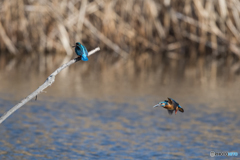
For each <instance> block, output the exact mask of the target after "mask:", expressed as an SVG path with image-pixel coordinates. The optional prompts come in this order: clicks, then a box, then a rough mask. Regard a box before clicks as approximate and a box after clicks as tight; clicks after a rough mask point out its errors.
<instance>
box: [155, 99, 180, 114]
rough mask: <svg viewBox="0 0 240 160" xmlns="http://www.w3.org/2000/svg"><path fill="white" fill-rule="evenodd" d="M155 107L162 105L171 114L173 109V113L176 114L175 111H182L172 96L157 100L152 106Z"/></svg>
mask: <svg viewBox="0 0 240 160" xmlns="http://www.w3.org/2000/svg"><path fill="white" fill-rule="evenodd" d="M155 107H163V108H165V109H167V110H168V113H169V114H172V113H173V111H175V114H177V111H180V112H184V110H183V108H182V107H181V106H180V105H179V104H178V103H177V102H176V101H175V100H174V99H172V98H168V100H165V101H162V102H159V103H158V104H157V105H155V106H153V108H155Z"/></svg>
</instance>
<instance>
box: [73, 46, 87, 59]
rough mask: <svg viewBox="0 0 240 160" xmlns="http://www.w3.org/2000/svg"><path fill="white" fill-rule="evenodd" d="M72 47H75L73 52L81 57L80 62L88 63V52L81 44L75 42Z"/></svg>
mask: <svg viewBox="0 0 240 160" xmlns="http://www.w3.org/2000/svg"><path fill="white" fill-rule="evenodd" d="M73 47H75V52H76V54H77V55H78V56H79V57H81V60H82V61H88V57H87V56H88V51H87V49H86V48H85V47H84V46H83V45H82V44H81V43H79V42H77V43H76V45H75V46H73Z"/></svg>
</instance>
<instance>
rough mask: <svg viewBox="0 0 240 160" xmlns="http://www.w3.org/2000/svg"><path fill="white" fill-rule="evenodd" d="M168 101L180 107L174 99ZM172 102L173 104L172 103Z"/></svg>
mask: <svg viewBox="0 0 240 160" xmlns="http://www.w3.org/2000/svg"><path fill="white" fill-rule="evenodd" d="M168 101H169V103H170V104H173V105H176V106H179V104H178V103H177V102H176V101H175V100H174V99H172V98H168ZM170 101H171V102H170Z"/></svg>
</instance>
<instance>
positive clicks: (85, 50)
mask: <svg viewBox="0 0 240 160" xmlns="http://www.w3.org/2000/svg"><path fill="white" fill-rule="evenodd" d="M82 49H83V53H84V54H86V55H87V56H88V51H87V49H86V47H85V46H83V45H82Z"/></svg>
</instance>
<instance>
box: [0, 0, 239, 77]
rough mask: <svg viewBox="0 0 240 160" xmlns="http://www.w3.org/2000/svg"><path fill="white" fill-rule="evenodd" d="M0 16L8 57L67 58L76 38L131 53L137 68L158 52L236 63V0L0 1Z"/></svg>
mask: <svg viewBox="0 0 240 160" xmlns="http://www.w3.org/2000/svg"><path fill="white" fill-rule="evenodd" d="M0 14H1V17H0V51H1V55H3V54H6V53H11V54H12V56H11V57H10V59H12V58H13V57H14V56H18V55H21V56H22V55H28V56H29V55H34V54H37V56H38V57H39V62H40V63H41V61H46V59H47V58H45V57H46V55H49V54H50V53H64V54H65V53H66V54H67V55H68V57H71V56H72V55H73V50H72V48H71V45H72V44H74V43H75V42H76V41H80V42H83V44H84V45H86V46H87V48H92V47H95V46H100V47H101V48H102V49H103V50H105V51H106V52H109V51H111V50H112V51H114V52H116V53H118V54H119V55H121V56H122V57H124V58H126V57H127V56H129V55H130V56H129V57H131V58H132V59H133V61H134V62H135V64H136V65H137V66H150V64H152V63H158V62H157V61H156V60H155V58H154V57H155V56H156V54H162V55H163V56H164V55H166V56H167V57H169V58H171V59H184V58H187V57H190V59H191V60H192V61H193V62H194V63H195V62H196V60H197V59H198V58H199V57H204V56H205V57H206V56H211V57H212V58H213V59H227V60H228V61H229V57H233V60H232V61H231V62H230V63H231V64H232V66H233V67H232V70H233V71H234V72H235V71H237V70H238V69H239V67H240V65H239V63H238V60H239V56H240V18H239V17H240V1H239V0H218V1H217V0H172V1H171V0H162V1H157V0H147V1H145V0H91V1H90V0H89V1H87V0H63V1H60V0H53V1H47V0H36V1H30V0H18V1H9V0H3V1H1V2H0ZM162 55H161V56H162ZM107 57H110V58H108V59H116V58H114V56H113V55H110V54H105V55H104V58H107ZM97 58H98V61H99V63H102V64H103V63H104V62H103V61H102V60H103V58H100V57H97ZM117 59H119V58H117ZM230 59H231V58H230ZM43 63H47V62H43ZM226 63H229V62H226ZM103 65H104V64H103ZM213 66H215V65H213ZM103 68H104V67H103ZM214 73H215V71H214Z"/></svg>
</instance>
